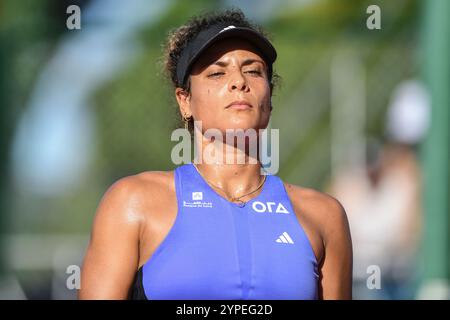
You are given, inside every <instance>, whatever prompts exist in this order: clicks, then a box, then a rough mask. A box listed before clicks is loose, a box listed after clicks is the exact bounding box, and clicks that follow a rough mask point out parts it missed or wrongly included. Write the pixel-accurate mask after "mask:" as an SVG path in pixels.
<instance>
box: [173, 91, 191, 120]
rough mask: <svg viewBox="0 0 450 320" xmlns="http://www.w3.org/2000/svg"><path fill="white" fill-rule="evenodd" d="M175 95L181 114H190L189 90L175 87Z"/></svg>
mask: <svg viewBox="0 0 450 320" xmlns="http://www.w3.org/2000/svg"><path fill="white" fill-rule="evenodd" d="M175 97H176V98H177V102H178V107H179V108H180V112H181V114H182V115H183V116H184V115H187V116H188V117H189V116H190V115H192V111H191V95H190V94H189V92H187V91H186V90H184V89H183V88H176V89H175Z"/></svg>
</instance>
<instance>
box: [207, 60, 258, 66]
mask: <svg viewBox="0 0 450 320" xmlns="http://www.w3.org/2000/svg"><path fill="white" fill-rule="evenodd" d="M255 62H259V63H261V64H262V65H263V66H265V64H264V62H263V61H262V60H259V59H245V60H244V61H243V62H242V66H243V67H244V66H248V65H250V64H252V63H255ZM228 64H229V62H225V61H220V60H218V61H216V62H214V63H213V65H216V66H219V67H226V66H227V65H228Z"/></svg>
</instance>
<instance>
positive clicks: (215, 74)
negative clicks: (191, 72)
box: [208, 71, 225, 78]
mask: <svg viewBox="0 0 450 320" xmlns="http://www.w3.org/2000/svg"><path fill="white" fill-rule="evenodd" d="M224 74H225V72H221V71H218V72H213V73H210V74H208V78H214V77H219V76H221V75H224Z"/></svg>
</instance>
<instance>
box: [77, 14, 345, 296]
mask: <svg viewBox="0 0 450 320" xmlns="http://www.w3.org/2000/svg"><path fill="white" fill-rule="evenodd" d="M275 59H276V51H275V49H274V47H273V46H272V44H271V43H270V42H269V40H268V39H267V38H266V36H265V35H264V33H263V32H262V31H261V30H260V29H259V28H258V27H257V26H254V25H253V24H251V23H250V22H248V20H247V19H246V17H245V16H244V15H243V14H242V12H240V11H239V10H228V11H224V12H221V13H214V14H213V13H211V14H207V15H203V16H199V17H195V18H193V19H191V20H190V21H189V22H188V23H187V24H186V25H183V26H181V27H180V28H178V29H177V30H175V31H174V32H173V33H171V35H170V36H169V38H168V41H167V46H166V64H165V67H166V69H167V71H168V73H169V75H170V78H171V80H172V82H173V85H174V89H175V97H176V99H177V102H178V105H179V110H180V113H181V116H182V117H183V119H184V120H185V122H186V124H188V127H189V128H190V129H192V126H193V121H194V120H195V121H201V124H202V130H201V132H200V135H201V137H200V140H199V141H201V143H202V145H203V147H204V148H203V149H204V150H205V147H207V146H208V145H209V144H210V143H213V141H212V139H209V138H207V137H205V136H202V134H203V133H204V132H205V131H206V130H208V129H212V128H214V129H217V130H219V131H220V132H224V133H225V130H227V129H244V130H247V129H254V130H257V131H258V132H259V130H262V129H264V128H266V127H267V125H268V122H269V119H270V115H271V112H272V105H271V96H272V89H273V80H274V74H273V69H272V65H273V63H274V61H275ZM292 63H295V61H292ZM224 136H225V135H224ZM227 142H228V141H227ZM224 145H225V144H224ZM230 146H231V148H228V149H227V151H226V152H224V154H223V157H225V156H227V155H229V154H231V155H236V154H238V153H239V151H240V149H239V148H238V147H237V146H236V144H234V142H233V143H231V144H230ZM238 149H239V150H238ZM245 156H246V159H245V160H246V161H245V163H243V164H242V163H241V164H239V163H231V164H230V163H228V162H225V161H223V162H220V163H211V162H208V161H201V162H200V161H199V162H198V163H196V162H195V161H194V163H187V164H182V165H180V166H178V167H176V169H175V170H174V171H162V172H161V171H158V172H156V171H150V172H144V173H140V174H137V175H133V176H129V177H125V178H123V179H120V180H119V181H117V182H116V183H114V184H113V185H112V186H111V187H110V188H109V190H108V191H107V192H106V193H105V195H104V197H103V199H102V200H101V203H100V205H99V207H98V209H97V213H96V217H95V220H94V223H93V228H92V235H91V239H90V243H89V247H88V250H87V253H86V256H85V259H84V262H83V267H82V275H81V289H80V291H79V298H80V299H130V298H131V299H171V300H177V299H218V300H227V299H230V300H235V299H236V300H237V299H351V278H352V244H351V237H350V231H349V227H348V222H347V218H346V213H345V211H344V209H343V208H342V206H341V205H340V204H339V202H338V201H337V200H335V199H334V198H332V197H331V196H328V195H326V194H324V193H321V192H318V191H315V190H311V189H306V188H303V187H299V186H295V185H292V184H289V183H285V182H283V181H282V180H281V179H280V178H279V177H278V176H276V175H271V174H261V172H262V171H261V168H262V165H261V162H260V160H259V159H254V160H255V161H254V163H252V162H251V161H249V160H250V158H251V155H250V154H247V153H246V154H245ZM201 157H202V160H206V159H204V157H205V156H204V155H203V154H202V155H201Z"/></svg>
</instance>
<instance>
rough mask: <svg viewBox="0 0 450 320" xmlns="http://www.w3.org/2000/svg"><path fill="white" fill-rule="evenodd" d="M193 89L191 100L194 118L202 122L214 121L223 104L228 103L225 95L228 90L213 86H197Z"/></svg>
mask: <svg viewBox="0 0 450 320" xmlns="http://www.w3.org/2000/svg"><path fill="white" fill-rule="evenodd" d="M196 88H198V89H194V88H192V91H191V93H192V98H191V109H192V112H193V113H194V118H195V116H196V118H197V120H202V121H204V122H210V121H211V120H213V118H214V116H215V115H216V114H217V111H218V109H220V108H221V107H223V106H224V105H223V106H222V104H224V103H225V102H224V101H226V100H225V99H224V95H225V93H226V90H223V88H221V87H212V86H206V85H203V86H197V87H196Z"/></svg>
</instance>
